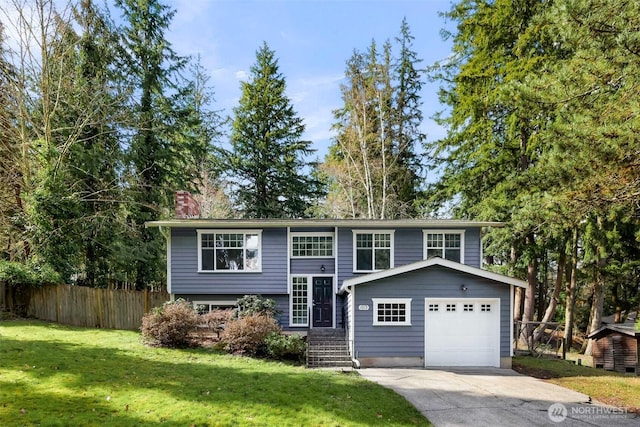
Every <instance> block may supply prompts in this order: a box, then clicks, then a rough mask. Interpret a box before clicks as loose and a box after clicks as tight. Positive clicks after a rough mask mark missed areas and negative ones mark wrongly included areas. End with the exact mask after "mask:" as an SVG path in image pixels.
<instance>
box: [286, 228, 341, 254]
mask: <svg viewBox="0 0 640 427" xmlns="http://www.w3.org/2000/svg"><path fill="white" fill-rule="evenodd" d="M291 256H292V257H293V258H332V257H333V234H293V235H292V236H291Z"/></svg>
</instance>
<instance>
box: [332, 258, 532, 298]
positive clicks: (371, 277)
mask: <svg viewBox="0 0 640 427" xmlns="http://www.w3.org/2000/svg"><path fill="white" fill-rule="evenodd" d="M434 265H438V266H441V267H445V268H450V269H452V270H456V271H460V272H463V273H468V274H471V275H474V276H478V277H483V278H485V279H489V280H493V281H496V282H501V283H505V284H508V285H513V286H517V287H519V288H524V289H526V288H527V286H528V284H527V282H525V281H523V280H520V279H516V278H513V277H509V276H504V275H502V274H498V273H494V272H491V271H488V270H483V269H480V268H476V267H471V266H469V265H465V264H460V263H457V262H453V261H449V260H446V259H442V258H431V259H428V260H423V261H418V262H415V263H412V264H406V265H403V266H400V267H395V268H391V269H388V270H383V271H378V272H375V273H370V274H366V275H364V276H358V277H354V278H351V279H346V280H344V281H343V282H342V286H341V287H340V290H339V293H341V294H343V293H345V292H349V290H350V289H351V288H353V287H354V286H357V285H360V284H363V283H370V282H373V281H376V280H381V279H386V278H389V277H394V276H397V275H399V274H404V273H408V272H411V271H416V270H421V269H424V268H429V267H432V266H434Z"/></svg>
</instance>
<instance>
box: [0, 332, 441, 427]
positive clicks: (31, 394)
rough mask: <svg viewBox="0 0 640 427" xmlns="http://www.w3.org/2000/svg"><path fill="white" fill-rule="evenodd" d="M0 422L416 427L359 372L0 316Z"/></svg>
mask: <svg viewBox="0 0 640 427" xmlns="http://www.w3.org/2000/svg"><path fill="white" fill-rule="evenodd" d="M0 424H1V425H2V426H40V425H42V426H70V425H74V426H76V425H81V426H151V425H153V426H156V425H164V426H242V425H249V426H358V425H362V426H365V425H366V426H369V425H385V426H386V425H391V426H413V425H421V426H422V425H429V423H428V421H427V420H426V419H425V418H424V417H423V416H422V415H421V414H420V413H419V412H418V411H417V410H416V409H415V408H414V407H413V406H411V405H410V404H409V403H408V402H407V401H406V400H405V399H404V398H403V397H401V396H399V395H397V394H396V393H394V392H393V391H391V390H389V389H385V388H383V387H381V386H378V385H377V384H374V383H371V382H369V381H367V380H364V379H363V378H361V377H360V376H359V375H358V374H357V373H350V374H345V373H340V372H332V371H318V370H307V369H305V368H303V367H299V366H298V367H296V366H291V365H287V364H284V363H278V362H270V361H263V360H254V359H249V358H243V357H235V356H229V355H223V354H216V353H215V352H213V351H212V350H205V349H189V350H172V349H159V348H150V347H146V346H144V345H142V344H141V343H140V334H138V333H136V332H132V331H114V330H96V329H84V328H74V327H69V326H63V325H58V324H51V323H44V322H38V321H15V320H12V321H1V322H0Z"/></svg>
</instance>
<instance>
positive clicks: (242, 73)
mask: <svg viewBox="0 0 640 427" xmlns="http://www.w3.org/2000/svg"><path fill="white" fill-rule="evenodd" d="M247 77H249V74H248V73H247V71H246V70H238V71H236V73H235V78H236V80H238V81H245V80H247Z"/></svg>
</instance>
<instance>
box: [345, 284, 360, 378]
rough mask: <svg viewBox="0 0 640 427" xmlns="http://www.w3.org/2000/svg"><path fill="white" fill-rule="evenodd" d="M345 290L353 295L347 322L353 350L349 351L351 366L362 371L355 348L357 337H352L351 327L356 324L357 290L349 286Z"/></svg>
mask: <svg viewBox="0 0 640 427" xmlns="http://www.w3.org/2000/svg"><path fill="white" fill-rule="evenodd" d="M345 290H346V291H347V293H349V294H351V307H350V308H351V310H347V311H348V313H349V321H348V322H347V328H348V334H349V336H348V339H349V341H350V343H351V346H350V347H351V348H350V349H349V350H350V351H349V353H351V365H352V366H353V367H354V368H355V369H360V361H359V360H358V359H356V357H355V348H356V337H355V333H354V334H353V335H352V329H353V328H351V327H349V326H350V325H349V324H350V323H351V324H355V322H354V319H353V316H354V312H355V310H354V307H355V289H353V286H347V287H346V288H345Z"/></svg>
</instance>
